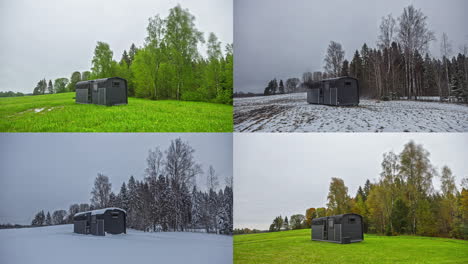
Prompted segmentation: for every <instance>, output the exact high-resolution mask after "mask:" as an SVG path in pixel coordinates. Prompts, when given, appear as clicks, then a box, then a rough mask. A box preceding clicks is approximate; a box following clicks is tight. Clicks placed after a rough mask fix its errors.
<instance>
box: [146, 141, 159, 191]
mask: <svg viewBox="0 0 468 264" xmlns="http://www.w3.org/2000/svg"><path fill="white" fill-rule="evenodd" d="M146 164H147V167H146V169H145V174H146V177H147V179H148V181H149V182H153V181H156V180H157V179H158V177H159V175H161V174H163V171H164V157H163V153H162V152H161V150H160V149H159V148H155V149H154V150H149V151H148V157H147V158H146ZM153 183H154V182H153Z"/></svg>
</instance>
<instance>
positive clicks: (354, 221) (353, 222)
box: [348, 218, 356, 224]
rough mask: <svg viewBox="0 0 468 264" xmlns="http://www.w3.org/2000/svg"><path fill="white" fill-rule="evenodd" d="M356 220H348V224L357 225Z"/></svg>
mask: <svg viewBox="0 0 468 264" xmlns="http://www.w3.org/2000/svg"><path fill="white" fill-rule="evenodd" d="M355 223H356V218H348V224H355Z"/></svg>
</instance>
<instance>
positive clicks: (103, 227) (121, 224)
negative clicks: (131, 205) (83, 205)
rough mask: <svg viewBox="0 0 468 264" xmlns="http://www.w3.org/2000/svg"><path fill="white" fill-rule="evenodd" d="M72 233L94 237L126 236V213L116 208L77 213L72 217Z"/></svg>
mask: <svg viewBox="0 0 468 264" xmlns="http://www.w3.org/2000/svg"><path fill="white" fill-rule="evenodd" d="M73 232H75V233H78V234H86V235H87V234H92V235H96V236H104V235H105V233H109V234H122V233H125V234H126V233H127V213H126V212H125V210H123V209H120V208H116V207H111V208H104V209H99V210H93V211H87V212H81V213H77V214H75V215H74V216H73Z"/></svg>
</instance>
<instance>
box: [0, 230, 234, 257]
mask: <svg viewBox="0 0 468 264" xmlns="http://www.w3.org/2000/svg"><path fill="white" fill-rule="evenodd" d="M0 263H11V264H15V263H31V264H34V263H48V264H55V263H57V264H59V263H60V264H62V263H67V264H75V263H77V264H78V263H113V264H120V263H122V264H124V263H125V264H128V263H195V264H196V263H200V264H205V263H206V264H210V263H212V264H218V263H220V264H223V263H226V264H230V263H232V238H231V237H229V236H221V235H212V234H199V233H178V232H172V233H145V232H141V231H135V230H131V229H130V230H127V234H121V235H106V236H104V237H98V236H93V235H81V234H75V233H73V225H61V226H50V227H37V228H23V229H4V230H0Z"/></svg>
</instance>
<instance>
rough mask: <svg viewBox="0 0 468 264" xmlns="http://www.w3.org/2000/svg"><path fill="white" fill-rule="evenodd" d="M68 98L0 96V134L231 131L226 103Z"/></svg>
mask: <svg viewBox="0 0 468 264" xmlns="http://www.w3.org/2000/svg"><path fill="white" fill-rule="evenodd" d="M74 96H75V94H74V93H60V94H51V95H39V96H24V97H16V98H0V132H232V129H233V123H232V106H228V105H221V104H212V103H204V102H181V101H173V100H164V101H151V100H146V99H139V98H129V99H128V105H121V106H112V107H106V106H101V105H92V104H90V105H83V104H76V103H75V100H74V99H73V98H74ZM35 110H37V111H39V112H36V111H35ZM40 110H41V111H40Z"/></svg>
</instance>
